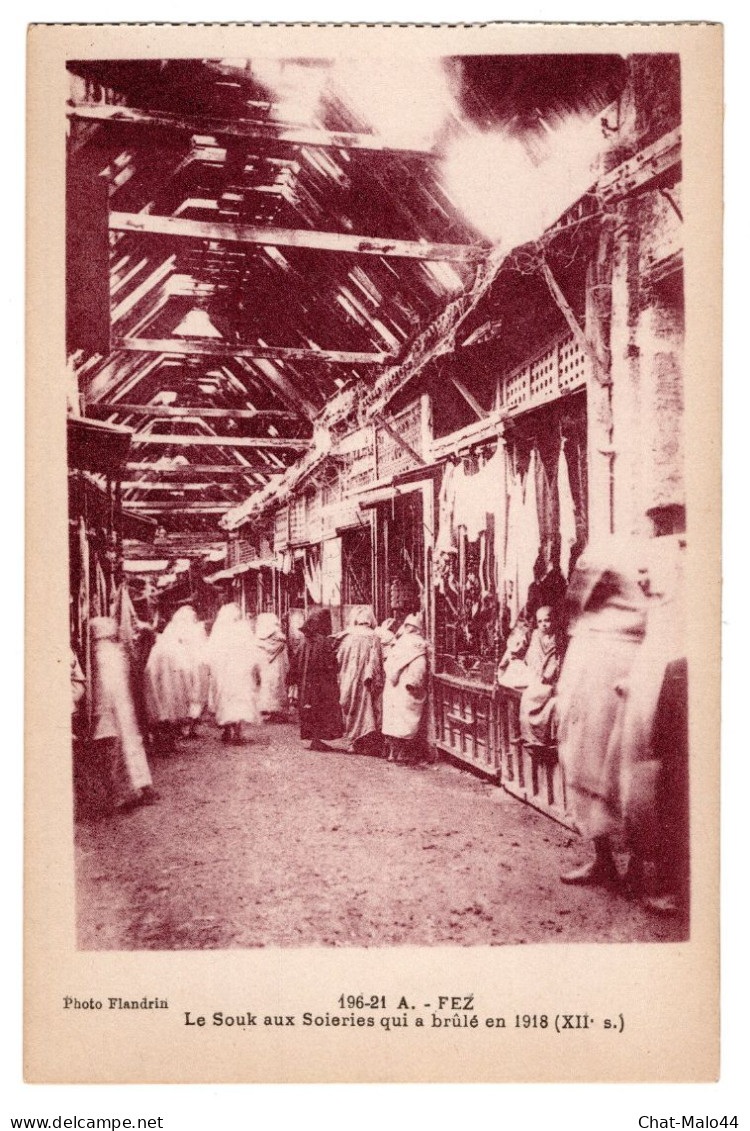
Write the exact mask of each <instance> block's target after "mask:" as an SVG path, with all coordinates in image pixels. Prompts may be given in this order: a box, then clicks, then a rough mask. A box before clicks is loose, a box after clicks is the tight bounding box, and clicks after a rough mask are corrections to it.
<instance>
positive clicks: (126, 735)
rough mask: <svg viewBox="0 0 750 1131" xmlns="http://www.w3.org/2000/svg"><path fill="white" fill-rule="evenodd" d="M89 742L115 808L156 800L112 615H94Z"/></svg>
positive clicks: (123, 655) (90, 627)
mask: <svg viewBox="0 0 750 1131" xmlns="http://www.w3.org/2000/svg"><path fill="white" fill-rule="evenodd" d="M89 631H90V633H91V663H92V718H91V743H92V746H93V748H94V751H95V753H96V758H97V762H98V764H99V766H100V768H101V771H102V773H103V776H104V779H105V789H106V790H107V792H108V793H109V797H110V799H111V804H112V809H113V811H115V812H117V811H120V812H122V811H125V810H128V809H133V808H135V806H137V805H148V804H152V803H153V802H154V801H156V800H158V795H157V794H156V792H155V791H154V789H153V785H152V779H151V771H150V770H149V765H148V760H147V758H146V751H145V749H144V746H143V738H142V735H141V732H140V730H139V727H138V722H137V719H136V713H135V706H134V704H133V696H132V694H131V690H130V677H129V672H128V661H127V657H126V655H125V650H124V648H123V645H122V644H121V643H120V642H119V640H118V636H117V624H116V622H115V621H114V620H113V619H112V617H92V619H91V621H90V622H89Z"/></svg>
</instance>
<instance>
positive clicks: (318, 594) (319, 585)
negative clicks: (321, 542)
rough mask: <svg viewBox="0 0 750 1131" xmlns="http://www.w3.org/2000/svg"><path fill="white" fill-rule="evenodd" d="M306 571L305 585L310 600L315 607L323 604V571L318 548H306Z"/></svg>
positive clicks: (304, 564) (304, 565)
mask: <svg viewBox="0 0 750 1131" xmlns="http://www.w3.org/2000/svg"><path fill="white" fill-rule="evenodd" d="M303 568H304V571H305V585H306V586H307V592H308V593H309V595H310V600H311V601H312V602H313V604H315V605H320V604H322V603H323V570H322V568H321V564H320V550H319V548H318V547H317V546H306V547H305V558H304V563H303Z"/></svg>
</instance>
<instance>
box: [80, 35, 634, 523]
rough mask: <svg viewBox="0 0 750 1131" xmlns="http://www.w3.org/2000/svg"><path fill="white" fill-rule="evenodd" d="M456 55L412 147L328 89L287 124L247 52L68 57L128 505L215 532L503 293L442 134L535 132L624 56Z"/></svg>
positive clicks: (108, 401)
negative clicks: (427, 128) (482, 303)
mask: <svg viewBox="0 0 750 1131" xmlns="http://www.w3.org/2000/svg"><path fill="white" fill-rule="evenodd" d="M307 64H309V67H310V68H311V70H312V69H315V68H317V69H318V71H320V72H321V73H323V72H325V68H326V67H330V65H331V61H329V60H316V61H307ZM295 65H296V66H298V67H302V66H304V65H306V64H305V61H299V60H298V61H295ZM445 66H446V71H447V72H450V76H451V83H452V89H453V93H452V95H451V98H452V106H453V112H452V113H451V114H447V115H446V119H445V123H444V125H443V126H442V127H441V129H442V133H440V132H439V133H437V134H436V135H435V136H434V137H433V138H432V140H431V141H430V142H421V143H417V142H415V141H414V140H404V137H403V136H402V135H401V134H398V133H396V134H395V135H394V136H393V137H390V136H388V134H387V133H385V132H383V131H378V130H375V129H373V128H372V126H371V125H370V124H369V123H368V122H367V121H365V120H363V117H362V114H361V111H360V110H358V109H352V108H351V107H350V106H349V105H348V104H347V102H346V100H345V99H344V98H342V97H341V94H340V92H336V90H335V89H334V88H333V87H330V85H329V86H326V85H325V82H323V81H321V82H319V83H318V85H319V87H320V90H321V95H320V99H319V105H318V108H317V110H316V114H315V116H314V119H313V120H312V121H303V122H300V121H288V120H284V117H283V114H284V102H283V98H282V97H280V96H279V92H278V91H275V90H274V89H273V88H272V86H271V87H270V88H269V84H268V82H267V81H266V82H264V81H261V80H262V77H263V74H264V71H263V68H259V67H255V66H254V65H253V61H252V60H248V61H244V60H239V61H237V60H233V61H227V60H225V61H218V60H168V61H165V60H154V61H145V60H137V61H134V60H111V61H85V62H76V63H71V64H70V65H69V70H70V75H71V100H70V105H69V118H70V138H69V169H70V179H69V198H68V235H69V249H68V254H69V260H68V268H69V269H68V298H69V316H68V340H69V348H70V353H71V358H72V363H73V366H74V368H75V370H76V372H77V377H78V387H79V390H80V395H81V402H82V403H81V409H82V411H83V413H84V414H85V415H87V416H90V417H92V418H94V419H96V420H98V421H104V422H108V423H110V424H116V425H127V426H130V427H131V428H133V430H134V434H133V438H132V447H131V455H130V459H129V462H128V465H127V466H126V469H125V478H124V483H123V499H124V501H125V504H126V505H127V506H128V507H130V508H131V509H134V510H137V511H139V512H146V513H149V514H153V515H154V516H156V517H158V519H159V520H160V522H161V523H162V525H163V526H164V528H165V529H166V530H168V531H169V530H171V531H174V532H178V531H191V530H192V531H194V532H198V531H201V530H205V531H209V530H211V531H214V530H215V529H216V524H217V519H218V517H219V516H220V514H221V513H223V511H225V510H227V509H228V508H229V507H231V506H232V505H234V504H236V503H238V502H240V501H242V500H244V499H245V498H247V496H248V495H249V494H252V492H253V491H255V490H259V489H261V488H265V489H266V490H268V489H269V485H270V484H273V483H274V482H275V481H276V479H277V478H278V476H279V475H280V474H282V473H283V472H284V471H285V469H286V468H287V467H288V466H289V465H290V464H291V463H294V462H296V461H297V460H298V459H300V458H302V457H305V458H309V457H310V448H311V443H312V436H313V427H312V423H313V421H314V420H315V419H316V418H317V417H319V416H321V415H325V413H326V411H327V409H328V407H329V406H330V405H331V403H332V402H333V401H334V400H335V399H336V398H339V397H340V396H341V394H342V392H343V393H345V392H346V391H347V390H351V391H352V394H353V395H354V396H355V397H359V396H360V395H361V396H362V397H364V398H365V399H366V398H367V397H368V396H369V397H370V399H371V400H372V398H373V396H374V394H373V393H372V392H371V390H372V389H373V387H374V386H375V384H376V382H377V381H378V380H379V379H381V378H382V377H383V375H384V374H388V373H389V372H393V373H394V374H396V375H397V373H398V370H399V366H402V365H403V364H404V361H405V360H406V361H407V362H408V359H409V357H410V356H411V355H412V354H413V353H414V350H415V346H416V348H417V352H418V351H419V349H422V348H428V349H429V348H434V346H435V343H433V344H432V345H430V342H431V338H430V335H431V334H432V336H433V337H434V336H435V335H436V333H438V332H439V327H440V325H441V319H443V320H444V321H447V322H448V323H450V322H451V319H453V321H455V320H456V318H459V320H460V319H463V318H464V317H465V316H466V314H467V313H470V312H471V311H472V310H473V309H474V306H475V305H476V301H478V298H479V297H481V295H483V294H484V293H485V292H486V291H487V289H488V288H489V287H491V286H492V283H493V280H494V277H495V275H496V273H497V269H498V263H497V262H496V256H495V252H494V251H493V249H492V247H491V245H490V244H489V243H488V242H487V241H486V240H485V239H483V238H482V237H481V236H480V235H479V234H478V233H477V231H476V230H474V229H473V228H472V227H471V226H470V224H469V223H468V221H467V220H466V219H465V217H464V216H463V215H462V213H461V212H460V210H459V209H458V208H457V207H456V206H455V205H454V204H453V202H452V200H451V199H450V197H449V196H448V194H447V192H446V189H445V187H444V184H443V181H442V179H441V176H440V174H439V161H438V160H436V158H437V157H439V154H440V146H441V144H442V143H443V141H444V140H445V137H446V136H450V135H451V134H455V133H456V131H461V130H462V129H466V128H468V127H470V128H472V129H487V128H490V127H492V126H493V125H497V124H498V123H502V124H504V125H505V126H507V127H508V128H514V129H515V128H523V129H534V128H538V126H539V119H540V117H541V116H542V115H543V114H544V113H547V112H559V111H560V109H561V108H562V107H563V106H568V107H569V108H570V107H572V108H576V109H579V108H580V106H581V105H583V104H586V105H588V106H589V107H592V106H594V107H597V106H605V105H606V104H608V103H609V102H611V101H612V99H613V98H614V97H616V95H617V94H618V93H619V90H620V89H621V87H622V83H623V81H624V80H623V68H624V64H623V61H622V60H621V59H617V58H614V57H609V56H607V57H600V56H587V57H556V59H555V60H554V61H553V60H551V59H547V60H546V61H545V58H544V57H535V58H533V59H531V58H528V57H502V58H493V59H488V58H483V59H464V60H460V61H459V60H452V61H451V60H448V61H445ZM459 79H460V82H459V81H458V80H459ZM542 79H543V80H544V81H541V80H542ZM407 112H408V110H405V113H407ZM99 263H100V264H102V265H103V266H102V270H104V271H105V272H106V288H105V298H104V300H103V304H104V306H105V309H103V310H101V311H99V322H98V324H97V323H96V318H95V313H96V311H95V307H96V303H97V301H98V298H97V295H98V284H97V282H96V280H97V275H96V270H97V267H96V265H97V264H99ZM87 272H89V274H88V278H89V279H90V290H89V291H87V283H86V279H87ZM82 292H83V293H82ZM456 312H458V313H456ZM92 322H93V323H94V333H93V336H92V333H91V327H92ZM435 326H437V327H438V330H437V331H436V330H435V329H434V327H435ZM92 341H93V343H94V345H93V346H92ZM420 343H421V344H420ZM425 343H426V345H425ZM396 379H397V377H394V381H396ZM380 385H382V380H381V381H380ZM306 453H307V455H306ZM313 455H314V453H313Z"/></svg>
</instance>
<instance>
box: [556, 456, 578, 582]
mask: <svg viewBox="0 0 750 1131" xmlns="http://www.w3.org/2000/svg"><path fill="white" fill-rule="evenodd" d="M557 498H558V501H559V505H560V572H561V573H562V575H563V577H565V578H567V576H568V572H569V569H570V555H571V551H572V549H573V546H574V545H575V543H576V537H577V535H576V508H575V503H574V501H573V492H572V491H571V489H570V473H569V470H568V459H567V456H566V455H565V439H564V438H563V440H562V442H561V443H560V455H559V456H558V459H557Z"/></svg>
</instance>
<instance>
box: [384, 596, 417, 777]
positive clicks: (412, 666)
mask: <svg viewBox="0 0 750 1131" xmlns="http://www.w3.org/2000/svg"><path fill="white" fill-rule="evenodd" d="M384 668H385V686H384V689H383V737H384V738H385V739H386V748H387V753H388V759H389V761H392V762H412V761H416V760H417V758H418V756H419V748H420V728H421V723H422V716H423V714H424V708H425V703H426V701H427V641H426V640H425V638H424V636H423V621H422V616H421V614H420V613H412V614H410V615H409V616H408V617H406V619H405V621H404V623H403V625H402V626H401V629H400V632H399V635H398V638H397V639H396V641H395V643H394V644H393V646H392V647H391V648H390V650H389V652H388V655H387V656H386V659H385V663H384Z"/></svg>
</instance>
